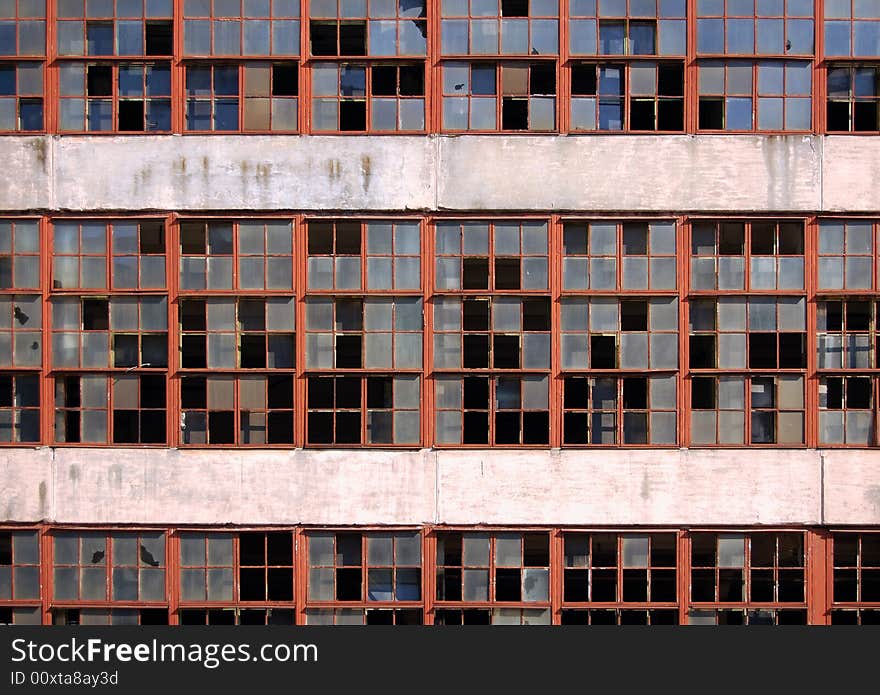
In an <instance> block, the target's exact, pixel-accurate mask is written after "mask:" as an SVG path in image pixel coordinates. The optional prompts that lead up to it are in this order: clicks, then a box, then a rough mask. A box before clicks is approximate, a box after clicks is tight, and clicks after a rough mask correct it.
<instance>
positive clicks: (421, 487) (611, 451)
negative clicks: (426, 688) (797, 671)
mask: <svg viewBox="0 0 880 695" xmlns="http://www.w3.org/2000/svg"><path fill="white" fill-rule="evenodd" d="M0 130H2V135H0V160H2V162H3V163H4V172H5V173H4V175H3V185H2V186H0V361H2V363H0V440H2V446H0V481H2V485H0V489H2V491H3V493H2V509H0V623H46V624H51V623H83V624H101V623H104V624H106V623H108V622H109V623H111V624H130V623H143V624H165V623H171V624H192V623H200V624H204V623H208V624H230V623H235V624H253V623H258V624H263V623H273V624H294V623H296V624H304V623H340V624H341V623H367V624H388V623H394V624H421V623H428V624H462V623H464V624H471V623H493V624H511V623H513V624H547V623H553V624H607V623H623V624H629V623H635V624H646V623H647V624H670V623H681V624H686V623H691V624H694V623H699V624H705V623H710V624H714V623H720V624H740V623H748V624H766V623H773V624H790V623H795V624H803V623H810V624H832V623H860V624H861V623H865V624H867V623H872V622H877V621H878V620H880V450H878V449H877V447H878V444H880V430H878V417H877V415H878V412H877V408H878V398H880V392H878V388H880V386H878V374H880V361H878V360H880V357H878V355H880V258H878V245H880V236H878V233H880V184H878V182H880V164H878V162H880V144H878V143H880V138H878V137H877V136H878V135H880V5H878V4H877V3H876V2H874V1H873V0H598V1H597V0H562V1H559V2H558V1H557V0H442V1H441V2H434V1H433V0H428V1H427V2H425V0H338V2H337V1H336V0H333V1H328V0H313V1H312V2H307V3H300V2H298V1H297V0H271V1H270V0H85V2H83V0H0ZM875 592H876V593H875Z"/></svg>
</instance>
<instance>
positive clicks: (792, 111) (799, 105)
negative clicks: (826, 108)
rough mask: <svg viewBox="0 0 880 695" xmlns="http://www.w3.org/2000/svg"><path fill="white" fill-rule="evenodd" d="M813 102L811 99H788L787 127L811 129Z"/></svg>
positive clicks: (786, 105)
mask: <svg viewBox="0 0 880 695" xmlns="http://www.w3.org/2000/svg"><path fill="white" fill-rule="evenodd" d="M810 111H811V102H810V100H809V99H788V100H787V101H786V103H785V129H786V130H809V129H810V120H811V119H810Z"/></svg>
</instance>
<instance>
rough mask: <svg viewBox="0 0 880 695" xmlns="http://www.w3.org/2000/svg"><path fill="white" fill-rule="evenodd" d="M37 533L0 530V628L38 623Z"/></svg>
mask: <svg viewBox="0 0 880 695" xmlns="http://www.w3.org/2000/svg"><path fill="white" fill-rule="evenodd" d="M40 545H41V543H40V533H39V531H37V530H34V529H17V530H9V529H4V530H0V625H39V624H40V623H41V622H42V606H41V605H40V600H41V598H42V587H41V581H40V565H41V561H40Z"/></svg>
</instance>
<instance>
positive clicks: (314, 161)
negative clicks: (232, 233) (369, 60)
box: [4, 135, 435, 210]
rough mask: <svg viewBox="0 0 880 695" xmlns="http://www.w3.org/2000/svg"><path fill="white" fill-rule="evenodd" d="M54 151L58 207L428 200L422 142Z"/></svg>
mask: <svg viewBox="0 0 880 695" xmlns="http://www.w3.org/2000/svg"><path fill="white" fill-rule="evenodd" d="M53 146H54V149H55V170H54V172H53V173H54V176H55V180H56V183H57V185H56V198H55V207H57V208H58V209H70V210H100V209H108V210H112V209H118V210H125V209H130V210H137V209H160V210H212V209H216V210H229V209H239V210H285V209H296V210H333V209H337V208H345V209H353V210H382V209H393V210H406V209H428V208H430V207H432V205H433V203H434V198H435V196H434V191H433V185H434V181H433V172H434V162H433V151H434V147H433V143H432V142H431V141H430V140H429V139H428V138H424V137H390V138H377V137H359V136H354V137H298V136H283V135H274V136H224V137H221V138H218V137H211V136H173V135H169V136H157V137H148V138H143V137H136V136H129V137H124V136H120V137H110V138H95V137H71V136H68V137H63V138H55V139H54V140H53ZM4 207H6V205H4Z"/></svg>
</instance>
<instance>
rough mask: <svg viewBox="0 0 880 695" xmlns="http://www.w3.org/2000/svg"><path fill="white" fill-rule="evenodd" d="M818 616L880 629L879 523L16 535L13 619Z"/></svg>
mask: <svg viewBox="0 0 880 695" xmlns="http://www.w3.org/2000/svg"><path fill="white" fill-rule="evenodd" d="M298 573H299V574H298ZM551 606H555V609H553V610H551ZM44 607H45V612H44ZM808 609H809V610H808ZM297 611H299V613H300V616H299V618H298V617H297V615H296V613H297ZM808 613H809V621H810V622H811V623H817V624H824V623H828V622H830V623H831V624H876V623H877V622H878V618H880V533H878V531H877V529H876V528H873V527H864V528H859V529H854V528H851V529H838V530H835V529H825V528H820V529H804V528H795V527H792V528H787V529H776V530H774V529H764V530H761V529H755V528H745V529H738V530H733V529H731V530H726V529H715V530H712V531H708V530H689V529H676V528H657V529H650V528H647V529H646V528H635V527H621V528H618V529H615V530H608V529H605V530H599V529H596V530H591V529H589V528H529V529H525V528H522V527H520V528H516V527H507V528H485V527H483V528H480V527H474V526H463V527H459V528H454V529H453V528H444V527H439V528H438V527H430V526H428V527H411V528H385V529H381V528H370V527H363V526H352V527H347V528H344V529H327V528H323V529H321V528H300V527H297V528H291V527H288V528H277V527H276V528H262V529H261V528H259V527H240V528H237V527H233V528H226V529H223V528H219V527H203V528H186V529H179V530H175V529H168V528H150V529H145V528H142V529H138V528H131V527H128V528H115V527H108V526H106V525H104V526H95V527H93V528H89V529H79V528H71V527H66V526H56V525H52V524H41V525H40V526H39V527H36V526H18V527H6V528H3V529H0V625H3V624H40V623H47V624H84V625H85V624H92V625H99V624H103V625H106V624H113V625H132V624H135V625H136V624H142V625H147V624H155V625H159V624H168V623H169V622H173V623H176V624H182V625H189V624H200V625H205V624H207V625H224V624H225V625H250V624H254V625H264V624H277V625H292V624H294V623H295V622H300V621H301V622H303V623H307V624H338V625H342V624H370V625H371V624H396V625H406V624H422V623H423V622H432V623H434V624H438V625H450V624H498V625H507V624H517V625H531V624H550V623H551V622H552V623H555V624H563V625H567V624H579V625H586V624H592V625H606V624H621V625H628V624H635V625H664V624H677V623H678V622H679V620H680V619H681V620H682V621H683V622H685V623H687V624H719V625H733V624H748V625H774V624H779V625H783V624H806V623H807V621H808Z"/></svg>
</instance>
